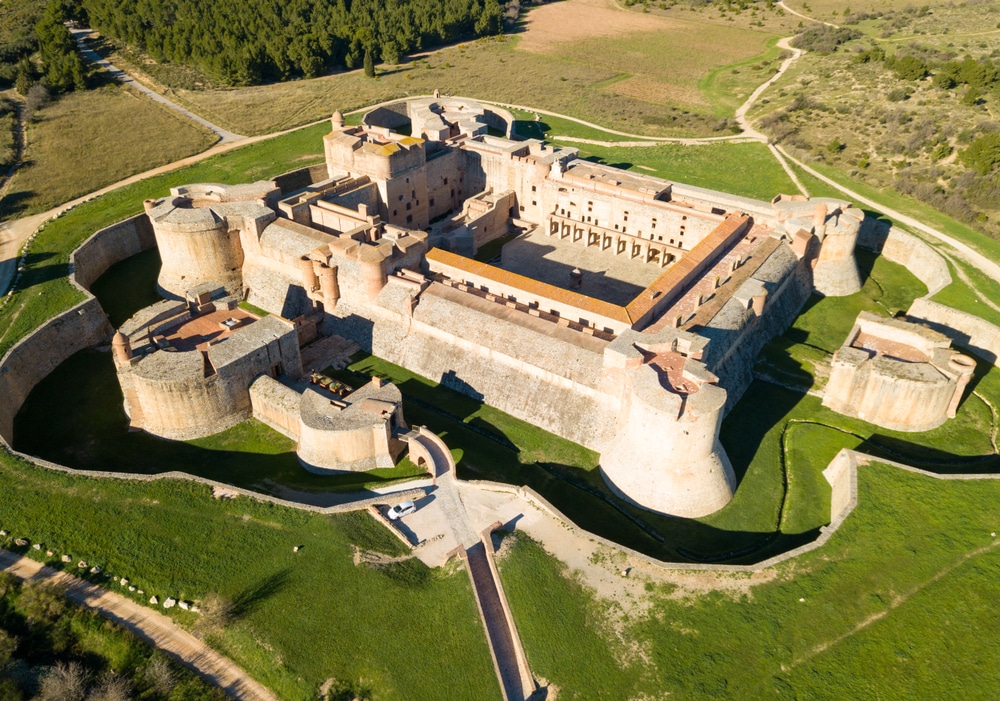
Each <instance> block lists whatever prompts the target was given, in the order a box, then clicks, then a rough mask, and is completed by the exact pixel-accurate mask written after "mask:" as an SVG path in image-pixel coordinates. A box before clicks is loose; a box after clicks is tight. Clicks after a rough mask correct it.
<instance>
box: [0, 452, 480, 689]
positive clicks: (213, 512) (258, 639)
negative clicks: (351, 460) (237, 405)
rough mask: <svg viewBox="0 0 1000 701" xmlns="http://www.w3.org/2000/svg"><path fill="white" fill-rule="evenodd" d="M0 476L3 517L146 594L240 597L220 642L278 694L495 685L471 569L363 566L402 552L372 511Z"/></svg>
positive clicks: (17, 464)
mask: <svg viewBox="0 0 1000 701" xmlns="http://www.w3.org/2000/svg"><path fill="white" fill-rule="evenodd" d="M0 489H2V491H3V493H4V494H5V495H6V496H5V498H4V499H3V500H2V503H0V524H2V527H3V528H5V529H7V530H10V531H11V532H12V533H14V534H18V535H25V536H28V537H30V538H31V539H32V540H33V541H34V542H42V543H45V544H46V547H49V548H52V549H53V550H55V551H56V552H57V553H58V552H68V553H71V554H72V556H73V558H74V560H75V559H76V558H83V559H86V560H87V561H88V562H91V563H99V564H100V565H101V566H102V567H103V569H104V571H105V572H107V573H111V574H115V575H119V576H121V575H124V576H127V577H129V579H130V580H131V581H132V583H133V584H135V585H136V586H138V587H139V588H141V589H143V590H144V591H145V592H146V593H145V596H146V597H148V596H149V595H151V594H154V593H155V594H158V595H160V596H161V597H163V596H164V595H172V596H180V597H185V598H190V599H198V598H201V597H203V596H204V595H205V594H206V593H208V592H219V593H221V594H223V595H225V596H227V597H229V598H231V599H233V600H234V601H236V602H237V603H238V605H239V613H240V615H239V617H238V620H237V622H236V623H235V624H234V625H233V627H232V628H231V629H229V630H228V631H227V632H226V633H225V634H223V635H222V636H221V638H220V639H218V640H215V641H214V644H216V645H217V646H218V647H219V648H220V649H221V650H222V651H223V652H224V653H226V654H228V655H230V656H231V657H232V658H233V659H234V660H235V661H236V662H237V663H238V664H240V665H241V666H243V667H244V668H245V669H247V670H248V671H250V672H251V673H252V674H253V675H254V676H255V677H257V678H258V679H260V680H261V681H262V682H264V683H265V684H267V685H268V686H269V687H271V688H272V689H274V690H275V691H276V692H277V693H278V694H279V695H280V697H281V698H283V699H288V700H290V701H291V700H302V701H306V700H308V699H313V698H315V694H316V689H317V688H318V686H319V685H320V684H321V683H322V682H323V681H324V680H325V679H327V678H330V677H332V678H334V679H337V680H340V681H341V682H349V683H351V684H352V685H354V686H355V687H356V688H360V689H368V690H369V691H368V693H369V694H372V695H375V696H377V697H378V698H385V699H418V698H419V699H439V698H441V689H443V688H446V689H448V694H449V697H450V698H467V699H493V698H499V696H500V694H499V689H498V687H497V683H496V677H495V675H494V673H493V669H492V665H491V662H490V656H489V651H488V649H487V647H486V642H485V638H484V636H483V631H482V624H481V623H480V621H479V616H478V614H477V611H476V605H475V603H474V601H473V598H472V591H471V588H470V586H469V581H468V578H467V577H466V576H465V574H464V573H463V572H461V571H454V570H443V571H442V570H435V571H431V570H428V569H427V568H426V567H424V566H423V565H421V564H420V563H419V562H418V561H416V560H412V561H407V562H405V563H400V564H397V565H392V566H387V567H384V568H382V569H373V568H369V567H366V566H360V567H357V566H355V565H354V564H353V560H352V551H351V545H352V544H357V545H359V546H360V547H362V548H371V549H375V550H379V551H383V552H388V553H389V554H392V555H398V554H399V550H398V548H399V547H400V546H399V544H398V543H395V541H394V540H393V539H392V538H391V537H389V536H388V534H385V533H384V531H381V530H380V527H379V526H377V525H376V524H375V523H374V521H372V520H371V519H370V518H369V517H368V516H367V515H366V514H364V513H358V514H348V515H344V516H338V517H325V516H317V515H314V514H309V513H305V512H300V511H294V510H291V509H285V508H281V507H276V506H272V505H265V504H258V503H255V502H250V501H248V500H246V499H236V500H231V501H230V500H221V501H218V500H213V499H212V498H211V494H210V490H209V489H208V488H207V487H201V486H199V485H193V484H188V483H176V482H171V483H153V484H143V483H135V482H111V481H105V480H93V479H87V478H77V477H70V476H66V475H60V474H57V473H53V472H49V471H46V470H43V469H40V468H36V467H33V466H30V465H27V464H25V463H24V462H22V461H20V460H17V459H13V458H9V457H6V456H3V457H0ZM295 545H299V546H302V548H301V550H300V552H299V553H297V554H293V553H292V547H293V546H295ZM29 553H30V554H35V551H29ZM55 559H56V560H57V562H56V565H59V564H60V563H58V558H55ZM123 593H125V594H126V595H128V592H123ZM136 598H139V597H136ZM172 611H175V610H172ZM175 615H176V617H177V619H178V620H179V621H181V622H184V623H190V622H191V621H193V620H194V617H195V614H191V613H186V612H183V611H177V612H176V614H175ZM403 631H405V633H404V632H403ZM428 650H433V651H434V653H433V654H434V657H435V659H446V660H449V661H450V664H448V665H423V664H420V663H419V662H418V660H417V659H415V657H414V655H415V651H424V653H426V651H428Z"/></svg>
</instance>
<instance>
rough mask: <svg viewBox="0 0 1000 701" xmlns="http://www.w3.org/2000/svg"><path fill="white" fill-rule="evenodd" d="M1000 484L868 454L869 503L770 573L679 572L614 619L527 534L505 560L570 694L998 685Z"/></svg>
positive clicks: (826, 694) (541, 647)
mask: <svg viewBox="0 0 1000 701" xmlns="http://www.w3.org/2000/svg"><path fill="white" fill-rule="evenodd" d="M998 497H1000V483H998V482H995V481H984V482H945V483H942V482H938V481H935V480H932V479H930V478H927V477H921V476H917V475H912V474H907V473H904V472H901V471H899V470H895V469H894V468H890V467H885V466H880V465H873V466H871V467H868V468H863V469H862V471H861V474H860V479H859V507H858V508H857V509H856V510H855V512H854V513H853V514H852V515H851V516H850V517H849V518H848V520H847V522H846V523H845V524H844V525H843V526H842V527H841V529H840V530H839V531H838V532H837V534H836V535H834V536H833V538H832V539H831V540H830V541H829V543H828V544H827V545H826V546H825V547H824V548H823V549H821V550H819V551H815V552H813V553H809V554H807V555H805V556H803V557H801V558H798V559H797V560H796V561H794V562H791V563H788V564H786V565H783V566H781V567H779V568H778V571H777V573H776V574H777V576H776V578H775V579H774V580H773V581H771V582H769V583H765V584H759V585H757V586H754V587H753V588H752V590H750V591H749V593H747V594H746V595H742V596H741V595H725V594H723V593H718V592H717V593H701V594H690V593H689V594H687V595H685V596H683V597H680V598H671V597H670V596H668V595H669V594H670V592H671V591H672V588H670V587H667V590H666V591H665V592H664V594H667V595H664V594H653V595H652V598H653V601H654V603H653V605H652V607H651V608H650V610H649V611H648V613H646V614H638V615H633V616H630V617H624V616H621V615H619V614H614V613H613V612H612V615H613V618H611V619H610V620H609V617H608V616H607V615H605V613H604V612H603V611H602V608H601V607H600V606H597V605H595V604H594V603H593V599H592V598H588V596H587V595H586V594H585V592H582V591H581V590H580V587H579V585H578V584H576V583H575V582H573V581H572V580H569V579H567V578H566V577H564V576H562V573H561V572H560V565H559V563H558V562H557V561H555V560H554V559H553V558H551V557H550V556H548V555H546V554H545V553H544V552H543V551H542V550H541V548H539V547H538V546H537V545H535V544H533V543H531V542H530V541H525V540H519V541H518V542H517V543H516V545H515V547H514V548H513V549H512V551H511V552H510V554H509V555H508V556H507V557H506V559H505V560H503V561H502V563H501V565H500V569H501V575H502V578H503V581H504V586H505V589H506V591H507V594H508V597H509V599H510V602H511V606H512V608H513V611H514V617H515V620H516V621H517V625H518V630H519V631H520V633H521V637H522V639H523V642H524V645H525V648H526V650H527V653H528V656H529V658H530V659H531V660H532V664H533V669H534V670H535V671H536V672H537V673H538V674H540V675H542V676H544V677H546V678H547V679H549V680H551V681H552V682H553V683H554V684H556V685H558V686H559V687H560V689H561V691H560V698H573V699H580V700H583V699H599V698H611V697H615V698H618V697H622V696H624V695H626V694H631V695H632V696H638V695H639V694H640V693H642V692H645V693H646V694H649V695H654V694H655V695H657V696H656V697H657V698H658V697H659V695H662V694H664V693H670V694H671V696H670V698H679V699H704V698H765V697H771V698H789V699H791V698H810V699H857V698H959V697H960V698H973V699H986V698H990V697H991V696H992V694H993V689H994V688H995V686H996V684H997V682H998V681H1000V678H998V674H997V671H996V670H997V668H998V662H1000V652H998V650H997V648H996V646H995V645H993V644H992V639H991V638H990V637H989V636H988V635H987V636H985V637H984V635H983V633H984V631H990V630H992V629H993V628H994V627H995V626H996V624H997V615H996V612H995V611H994V608H993V607H992V605H991V603H990V601H991V600H992V599H993V597H995V596H996V594H998V593H1000V585H998V584H997V577H996V573H997V571H998V569H1000V552H998V549H997V547H996V545H997V542H998V541H997V540H996V539H993V538H991V537H990V532H991V531H992V530H994V529H995V523H996V519H995V509H994V508H993V504H994V503H995V501H996V499H997V498H998ZM984 548H985V550H984ZM722 576H723V577H725V575H722ZM706 579H708V580H710V577H706ZM732 579H738V577H732ZM610 622H613V623H614V624H615V626H616V627H617V629H618V630H620V631H622V632H621V633H620V635H621V638H622V639H624V644H623V643H622V642H620V639H618V637H617V636H612V635H611V634H610V633H609V623H610ZM576 641H583V643H586V644H581V645H579V646H578V645H577V644H576ZM602 643H603V644H602ZM623 648H624V653H623V652H622V650H623ZM629 651H632V652H631V654H629ZM635 651H641V656H640V655H639V654H636V652H635ZM619 689H621V690H619Z"/></svg>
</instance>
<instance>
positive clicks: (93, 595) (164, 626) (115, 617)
mask: <svg viewBox="0 0 1000 701" xmlns="http://www.w3.org/2000/svg"><path fill="white" fill-rule="evenodd" d="M0 568H2V569H4V570H6V571H8V572H10V573H11V574H13V575H15V576H16V577H18V578H20V579H23V580H26V581H27V580H31V581H45V582H49V583H51V584H54V585H57V586H60V587H65V590H66V597H67V598H68V599H69V600H70V601H72V602H74V603H77V604H80V605H82V606H86V607H87V608H90V609H93V610H94V611H96V612H97V613H99V614H100V615H101V616H103V617H104V618H107V619H109V620H111V621H114V622H115V623H118V624H119V625H121V626H122V627H124V628H126V629H128V630H129V631H131V632H132V633H134V634H135V635H136V636H138V637H139V638H141V639H142V640H144V641H146V642H147V643H149V644H150V645H154V646H156V647H157V648H159V649H160V650H162V651H163V652H165V653H167V654H168V655H170V656H171V657H173V658H174V659H176V660H177V661H178V662H180V663H181V664H183V665H184V666H185V667H189V668H190V669H192V670H194V671H195V672H196V673H197V674H198V675H200V676H201V677H203V678H204V679H206V680H207V681H209V682H211V683H212V684H215V685H216V686H218V687H219V688H220V689H222V690H223V691H224V692H225V693H226V694H227V695H229V696H230V697H231V698H234V699H240V700H241V701H244V700H245V701H278V697H277V696H275V695H274V694H272V693H271V692H270V691H268V690H267V689H266V688H265V687H264V686H262V685H261V684H259V683H258V682H256V681H254V680H253V679H252V678H251V677H250V676H249V675H248V674H247V673H246V672H244V671H243V670H242V669H240V668H239V667H238V666H236V664H235V663H234V662H233V661H232V660H230V659H228V658H226V657H223V656H222V655H220V654H219V653H217V652H216V651H215V650H213V649H212V648H210V647H208V646H207V645H206V644H205V643H203V642H202V641H201V640H199V639H198V638H196V637H194V636H193V635H191V634H190V633H188V632H187V631H185V630H183V629H181V628H179V627H178V626H177V625H176V624H175V623H174V622H173V621H172V620H170V619H169V618H168V617H166V616H164V615H163V614H161V613H157V612H156V611H153V610H152V609H149V608H147V607H145V606H142V605H140V604H137V603H135V602H134V601H132V600H130V599H126V598H125V597H124V596H121V595H119V594H114V593H112V592H109V591H107V590H106V589H102V588H101V587H99V586H97V585H95V584H91V583H90V582H85V581H83V580H82V579H78V578H76V577H73V576H72V575H69V574H66V573H64V572H57V571H56V570H53V569H51V568H49V567H46V566H44V565H42V564H40V563H38V562H35V561H34V560H29V559H28V558H25V557H21V556H19V555H17V554H15V553H12V552H8V551H6V550H3V551H0Z"/></svg>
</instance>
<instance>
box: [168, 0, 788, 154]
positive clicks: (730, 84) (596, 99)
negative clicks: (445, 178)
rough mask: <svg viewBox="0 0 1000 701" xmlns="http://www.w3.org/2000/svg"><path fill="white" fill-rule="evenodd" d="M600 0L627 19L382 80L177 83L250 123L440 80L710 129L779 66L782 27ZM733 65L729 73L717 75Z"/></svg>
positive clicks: (194, 103) (428, 89) (635, 123)
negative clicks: (607, 28) (219, 86)
mask: <svg viewBox="0 0 1000 701" xmlns="http://www.w3.org/2000/svg"><path fill="white" fill-rule="evenodd" d="M590 4H591V5H592V4H593V3H590ZM554 5H559V7H554V8H553V7H545V6H542V7H540V8H537V9H536V10H531V11H530V12H529V13H528V18H529V20H530V18H531V17H532V16H533V15H532V13H534V12H542V13H545V12H553V11H555V12H559V13H565V12H568V13H569V14H570V15H572V14H573V13H574V12H575V9H574V8H577V7H578V6H580V5H581V3H579V2H567V3H558V4H554ZM563 5H565V7H562V6H563ZM582 5H588V3H586V2H584V3H582ZM587 9H588V11H591V10H594V8H590V7H589V6H588V7H587ZM596 11H597V12H599V13H603V14H602V16H605V15H607V16H610V17H611V18H612V19H614V20H615V21H618V19H617V18H619V17H622V18H624V20H623V21H624V24H623V25H622V26H621V27H617V28H616V29H615V30H614V32H612V33H611V34H610V35H609V33H608V32H604V31H602V28H603V25H602V24H601V22H600V20H598V21H597V22H594V23H590V24H587V23H580V21H579V18H576V20H574V19H573V18H572V17H567V19H566V20H560V19H558V18H556V19H555V20H554V21H556V22H557V23H558V22H561V23H563V24H566V23H567V22H568V23H570V24H572V25H573V26H574V27H577V30H575V31H574V32H572V34H571V36H569V37H567V38H565V40H560V41H545V42H544V43H543V45H541V46H539V45H538V42H536V41H535V39H536V37H537V36H538V33H539V32H542V33H543V34H545V35H546V36H548V34H549V32H548V31H547V30H546V29H545V26H548V24H550V23H551V22H543V23H542V24H543V25H545V26H540V27H538V28H535V27H533V26H532V23H531V22H530V21H528V22H526V30H523V31H521V32H520V33H515V34H514V35H512V36H510V37H506V38H504V39H503V40H496V39H481V40H478V41H475V42H472V43H469V44H465V45H461V46H457V47H449V48H446V49H442V50H441V51H438V52H435V53H433V54H430V55H427V56H425V57H423V58H420V59H417V60H414V61H409V62H407V63H404V64H403V65H399V66H382V67H381V68H380V73H379V76H378V79H377V80H371V79H369V78H366V77H365V76H364V75H363V73H362V72H361V71H353V72H346V73H340V74H335V75H331V76H326V77H323V78H317V79H314V80H300V81H293V82H288V83H281V84H275V85H267V86H258V87H253V88H240V89H231V90H183V89H175V90H172V91H170V92H171V94H172V95H173V96H174V97H176V98H177V99H178V100H179V101H181V102H184V103H186V104H188V105H190V106H191V107H192V108H193V109H194V110H195V111H197V112H198V113H199V114H202V115H204V116H205V117H207V118H209V119H210V120H212V121H213V122H216V123H218V124H222V125H225V126H227V127H228V128H231V129H233V130H235V131H238V132H240V133H244V134H259V133H265V132H270V131H276V130H279V129H284V128H288V127H291V126H295V125H298V124H304V123H308V122H311V121H315V120H319V119H323V118H325V117H326V116H327V115H329V114H330V113H331V112H332V111H333V110H334V109H341V110H344V111H346V110H349V109H353V108H356V107H360V106H363V105H367V104H372V103H375V102H379V101H382V100H388V99H394V98H399V97H404V96H407V95H420V94H430V93H432V92H433V91H434V90H435V89H440V90H441V91H442V92H444V93H445V94H451V95H466V96H469V97H475V98H480V99H487V100H496V101H500V102H507V103H512V104H526V105H532V106H538V107H541V108H544V109H549V110H552V111H556V112H562V113H571V114H574V115H576V116H578V117H580V118H582V119H587V120H589V121H593V122H596V123H600V124H602V125H604V126H608V127H611V128H615V129H619V130H623V131H631V132H636V133H650V134H654V135H656V134H659V135H696V134H702V135H710V134H712V133H714V131H713V130H714V129H715V128H716V127H717V124H718V122H719V117H720V116H725V115H730V114H731V113H732V110H733V109H734V108H735V106H736V105H737V104H739V103H740V102H742V97H741V96H742V95H745V94H749V92H750V91H751V90H753V88H754V87H756V85H755V83H759V82H762V79H759V78H761V76H766V75H767V72H768V71H769V70H772V67H771V62H773V61H774V59H775V57H776V52H775V50H774V49H773V47H770V43H773V39H774V35H772V34H770V33H768V32H766V31H763V30H759V29H753V30H751V29H748V28H745V27H744V28H741V27H735V26H728V25H726V24H719V23H713V22H705V21H700V20H699V19H698V18H696V17H691V18H686V19H682V20H677V19H668V20H664V19H662V18H656V17H653V16H650V15H641V14H637V13H630V12H620V11H615V10H613V9H611V8H610V7H609V6H605V5H602V6H601V7H599V8H596ZM581 29H582V31H581ZM522 45H523V46H524V47H530V50H527V49H525V48H521V46H522ZM623 46H625V47H627V49H626V50H624V51H623V50H622V47H623ZM710 46H711V47H713V48H709V47H710ZM720 46H721V47H723V48H722V49H721V50H720V49H719V48H718V47H720ZM637 66H638V68H637ZM724 67H725V69H727V70H728V73H727V76H726V79H725V80H720V79H719V76H721V75H722V74H723V73H726V70H723V69H724Z"/></svg>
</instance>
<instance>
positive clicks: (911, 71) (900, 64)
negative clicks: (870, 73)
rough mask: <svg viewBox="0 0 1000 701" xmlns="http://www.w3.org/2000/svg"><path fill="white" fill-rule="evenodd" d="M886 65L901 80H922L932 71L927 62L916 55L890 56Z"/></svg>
mask: <svg viewBox="0 0 1000 701" xmlns="http://www.w3.org/2000/svg"><path fill="white" fill-rule="evenodd" d="M885 65H886V68H889V69H891V70H892V71H893V72H894V73H895V74H896V77H898V78H899V79H900V80H922V79H924V78H926V77H927V75H928V74H929V73H930V71H929V70H928V68H927V64H926V63H924V62H923V61H921V60H920V59H919V58H917V57H916V56H902V57H900V58H894V57H889V58H887V59H886V61H885Z"/></svg>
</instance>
